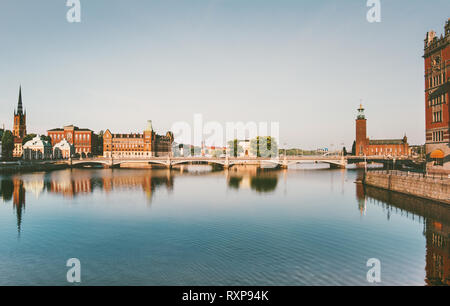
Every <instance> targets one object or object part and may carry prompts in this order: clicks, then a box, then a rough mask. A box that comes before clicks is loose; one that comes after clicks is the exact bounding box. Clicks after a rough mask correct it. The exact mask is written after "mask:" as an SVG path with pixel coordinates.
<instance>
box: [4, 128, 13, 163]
mask: <svg viewBox="0 0 450 306" xmlns="http://www.w3.org/2000/svg"><path fill="white" fill-rule="evenodd" d="M13 151H14V135H13V133H12V132H11V131H5V132H4V133H3V136H2V156H3V158H4V159H11V158H12V155H13Z"/></svg>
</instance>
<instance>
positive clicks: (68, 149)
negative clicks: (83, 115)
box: [53, 139, 75, 159]
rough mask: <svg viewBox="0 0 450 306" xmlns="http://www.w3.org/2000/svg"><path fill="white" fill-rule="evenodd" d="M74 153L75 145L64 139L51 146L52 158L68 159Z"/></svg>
mask: <svg viewBox="0 0 450 306" xmlns="http://www.w3.org/2000/svg"><path fill="white" fill-rule="evenodd" d="M74 154H75V147H74V146H73V145H72V144H70V143H69V142H68V141H67V140H66V139H63V140H62V141H60V142H59V143H57V144H56V145H54V146H53V158H54V159H69V158H71V157H72V155H74Z"/></svg>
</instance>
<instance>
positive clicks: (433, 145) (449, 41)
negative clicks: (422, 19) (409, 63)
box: [423, 19, 450, 173]
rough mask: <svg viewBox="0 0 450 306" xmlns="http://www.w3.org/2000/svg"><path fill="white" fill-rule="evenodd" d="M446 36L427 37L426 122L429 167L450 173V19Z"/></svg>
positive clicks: (430, 35) (432, 33)
mask: <svg viewBox="0 0 450 306" xmlns="http://www.w3.org/2000/svg"><path fill="white" fill-rule="evenodd" d="M444 31H445V34H444V35H445V36H444V35H441V36H440V37H439V38H438V37H437V36H436V32H434V31H430V32H428V33H427V36H426V38H425V48H424V56H423V57H424V60H425V118H426V119H425V122H426V154H427V170H428V171H430V172H443V173H450V108H449V101H450V96H449V91H450V19H448V21H447V23H446V25H445V29H444Z"/></svg>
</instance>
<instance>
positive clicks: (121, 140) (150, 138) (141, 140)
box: [103, 121, 174, 158]
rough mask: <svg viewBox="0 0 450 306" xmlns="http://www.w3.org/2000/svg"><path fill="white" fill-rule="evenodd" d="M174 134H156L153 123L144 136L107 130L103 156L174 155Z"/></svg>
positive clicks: (149, 123)
mask: <svg viewBox="0 0 450 306" xmlns="http://www.w3.org/2000/svg"><path fill="white" fill-rule="evenodd" d="M173 140H174V138H173V134H172V132H167V134H166V135H165V136H162V135H158V134H156V133H155V131H154V130H153V127H152V122H151V121H148V127H147V129H146V130H145V131H144V133H142V134H138V133H137V134H113V133H111V131H110V130H106V132H105V134H104V135H103V155H104V156H105V157H108V158H109V157H115V158H123V157H125V158H145V157H156V156H168V155H171V154H172V143H173Z"/></svg>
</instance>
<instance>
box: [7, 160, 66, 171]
mask: <svg viewBox="0 0 450 306" xmlns="http://www.w3.org/2000/svg"><path fill="white" fill-rule="evenodd" d="M67 168H69V165H68V164H66V163H58V162H54V163H30V162H2V163H0V173H16V172H36V171H53V170H63V169H67Z"/></svg>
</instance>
